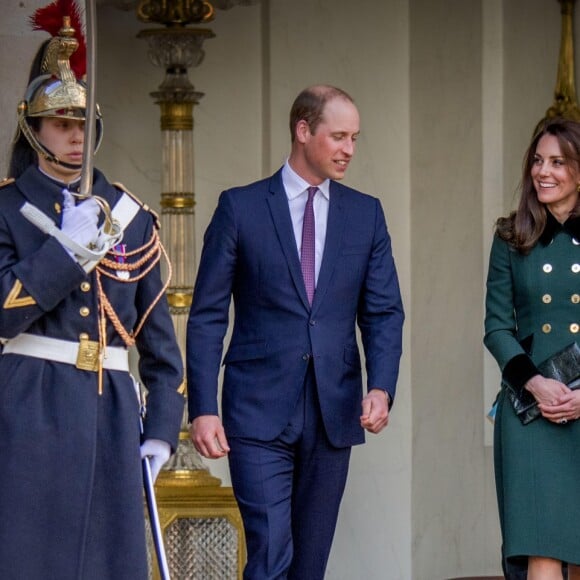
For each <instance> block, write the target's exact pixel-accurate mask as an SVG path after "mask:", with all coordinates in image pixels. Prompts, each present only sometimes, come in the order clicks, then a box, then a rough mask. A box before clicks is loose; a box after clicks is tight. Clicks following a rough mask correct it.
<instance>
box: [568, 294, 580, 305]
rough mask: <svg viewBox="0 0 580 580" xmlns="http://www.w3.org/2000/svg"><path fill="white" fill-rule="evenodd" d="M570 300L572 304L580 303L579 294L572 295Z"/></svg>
mask: <svg viewBox="0 0 580 580" xmlns="http://www.w3.org/2000/svg"><path fill="white" fill-rule="evenodd" d="M570 300H571V301H572V304H578V303H579V302H580V294H572V296H570Z"/></svg>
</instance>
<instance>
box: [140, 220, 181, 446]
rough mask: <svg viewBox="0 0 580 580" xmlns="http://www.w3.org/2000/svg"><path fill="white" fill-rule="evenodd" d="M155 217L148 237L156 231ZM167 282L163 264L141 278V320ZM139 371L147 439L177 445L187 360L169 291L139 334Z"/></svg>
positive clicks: (144, 434)
mask: <svg viewBox="0 0 580 580" xmlns="http://www.w3.org/2000/svg"><path fill="white" fill-rule="evenodd" d="M152 227H153V224H152V220H150V223H149V227H148V228H147V232H146V236H145V239H146V240H148V239H149V238H150V235H151V231H152ZM162 287H163V283H162V280H161V272H160V267H159V264H157V265H156V266H155V267H154V268H153V269H152V270H151V271H150V272H149V273H148V274H147V275H146V276H145V277H144V278H142V279H141V280H140V281H139V288H138V290H137V295H136V307H137V312H138V319H139V320H140V319H141V317H142V316H143V315H145V313H146V312H147V310H148V309H149V307H150V305H151V304H152V303H153V301H154V300H155V299H156V297H157V296H158V295H159V293H160V291H161V289H162ZM136 346H137V350H138V352H139V375H140V377H141V380H142V381H143V383H144V385H145V386H146V388H147V415H146V419H145V423H144V433H143V436H144V439H161V440H163V441H167V442H168V443H169V444H170V445H171V447H172V448H173V450H175V449H176V447H177V440H178V436H179V429H180V427H181V421H182V418H183V409H184V404H185V399H184V396H183V394H182V383H183V362H182V355H181V352H180V350H179V346H178V344H177V339H176V336H175V330H174V326H173V321H172V319H171V316H170V313H169V307H168V304H167V298H166V297H165V294H164V295H163V296H162V298H161V299H160V300H159V301H158V302H157V304H156V305H155V307H154V308H153V310H152V311H151V313H150V314H149V316H148V318H147V320H146V322H145V324H144V325H143V328H142V329H141V332H140V333H139V334H138V335H137V339H136Z"/></svg>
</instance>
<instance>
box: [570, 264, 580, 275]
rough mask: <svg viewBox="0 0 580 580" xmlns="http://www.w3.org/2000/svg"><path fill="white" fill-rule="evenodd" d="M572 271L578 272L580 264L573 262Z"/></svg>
mask: <svg viewBox="0 0 580 580" xmlns="http://www.w3.org/2000/svg"><path fill="white" fill-rule="evenodd" d="M572 272H574V274H578V272H580V264H572Z"/></svg>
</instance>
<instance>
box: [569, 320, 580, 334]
mask: <svg viewBox="0 0 580 580" xmlns="http://www.w3.org/2000/svg"><path fill="white" fill-rule="evenodd" d="M578 330H580V325H579V324H578V323H577V322H573V323H572V324H571V325H570V332H571V333H572V334H577V333H578Z"/></svg>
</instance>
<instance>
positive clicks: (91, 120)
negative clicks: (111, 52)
mask: <svg viewBox="0 0 580 580" xmlns="http://www.w3.org/2000/svg"><path fill="white" fill-rule="evenodd" d="M85 44H86V51H87V52H86V55H87V56H86V58H87V72H86V78H87V80H86V85H87V86H86V110H85V139H84V143H83V166H82V170H81V181H80V187H79V193H78V194H76V196H77V197H79V198H80V199H87V198H88V197H91V196H92V186H93V157H94V148H95V142H96V139H95V135H96V118H97V102H96V86H97V10H96V3H95V0H85ZM94 197H95V200H96V202H97V203H98V204H99V205H100V206H101V210H102V211H103V213H104V214H105V223H104V224H103V231H104V232H105V233H106V234H108V235H110V236H112V237H116V236H118V235H119V234H120V233H121V228H120V225H119V223H118V222H117V221H116V220H115V219H114V218H113V216H112V213H111V208H110V206H109V204H108V202H107V200H106V199H104V198H103V197H100V196H98V195H95V196H94Z"/></svg>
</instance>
